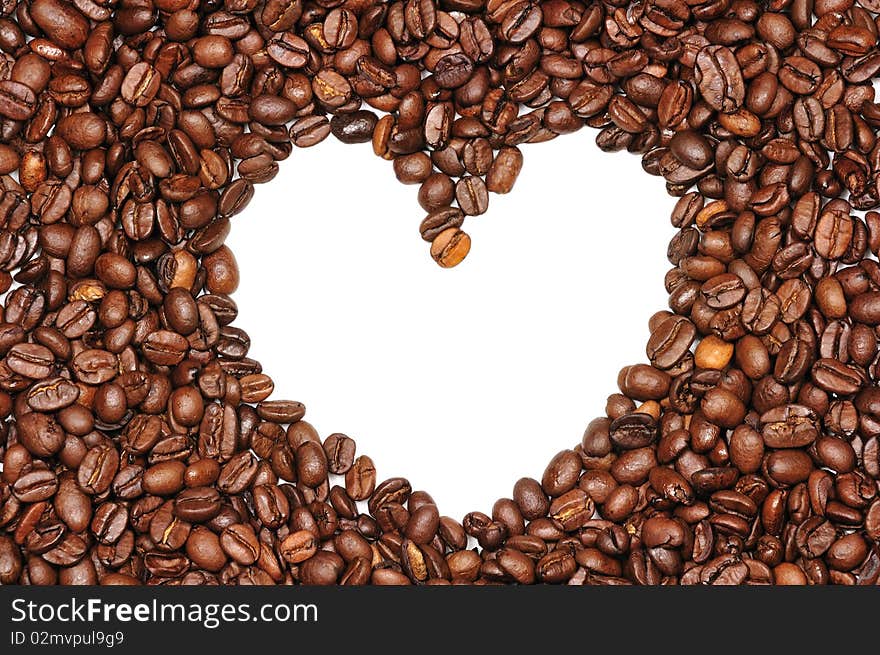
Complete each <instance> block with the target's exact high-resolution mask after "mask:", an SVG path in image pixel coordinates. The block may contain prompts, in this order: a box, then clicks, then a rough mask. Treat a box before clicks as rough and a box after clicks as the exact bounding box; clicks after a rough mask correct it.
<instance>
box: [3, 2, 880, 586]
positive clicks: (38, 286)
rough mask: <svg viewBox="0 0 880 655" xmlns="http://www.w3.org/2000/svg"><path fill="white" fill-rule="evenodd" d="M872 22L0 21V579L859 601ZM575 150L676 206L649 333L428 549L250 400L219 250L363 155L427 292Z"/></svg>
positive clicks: (318, 450)
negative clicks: (419, 245) (319, 157)
mask: <svg viewBox="0 0 880 655" xmlns="http://www.w3.org/2000/svg"><path fill="white" fill-rule="evenodd" d="M878 12H880V2H877V0H857V1H856V2H854V1H853V0H770V1H769V2H765V3H760V4H759V3H757V2H754V1H752V0H688V1H685V0H646V1H641V2H629V1H627V0H612V1H608V2H587V3H585V2H579V1H577V0H545V1H535V0H488V1H486V0H439V2H434V0H406V1H405V2H400V1H397V2H390V3H382V2H377V1H376V0H320V1H314V2H303V1H302V0H266V1H265V2H257V1H256V0H224V1H220V0H209V1H207V2H197V1H194V0H118V1H114V0H73V1H72V2H68V1H67V0H32V1H29V2H21V1H18V2H16V1H15V0H0V16H2V18H0V51H2V55H0V119H2V121H0V135H2V142H0V175H2V187H0V228H2V229H0V269H2V272H0V288H2V291H3V292H4V293H6V298H5V302H4V305H3V311H2V319H3V320H2V323H0V354H2V357H3V358H2V361H0V416H2V417H3V423H2V432H3V439H2V443H3V448H2V454H3V472H2V484H0V503H2V504H0V582H3V583H4V584H14V583H26V584H41V585H42V584H56V583H57V584H82V583H101V584H143V583H147V584H276V583H279V584H289V583H304V584H336V583H339V584H367V583H372V584H410V583H416V584H422V583H424V584H442V583H453V584H458V583H477V584H489V583H518V584H531V583H536V582H541V583H568V584H631V583H637V584H774V583H775V584H807V583H809V584H826V583H831V584H862V585H864V584H869V585H871V584H876V583H877V580H878V576H880V548H878V541H880V495H878V492H880V488H878V480H880V442H878V436H880V390H878V388H877V384H876V381H877V377H878V369H880V364H878V361H880V359H878V346H877V339H878V325H880V266H878V263H877V260H876V255H877V252H878V249H880V213H877V212H875V211H873V210H874V209H875V208H876V207H877V206H878V204H880V200H878V197H880V193H878V184H877V182H878V178H877V173H878V170H880V146H878V143H877V126H878V124H880V109H878V104H877V103H875V93H874V89H873V87H872V85H871V82H872V80H873V78H874V77H875V76H876V74H877V72H878V70H880V50H878V22H880V21H878V17H877V14H878ZM365 107H370V109H366V108H365ZM377 112H378V113H377ZM585 125H586V126H590V127H593V128H598V129H599V130H600V131H599V134H598V136H597V143H598V145H599V147H600V148H601V149H602V150H605V151H615V150H623V149H626V150H629V151H630V152H634V153H639V154H641V155H642V163H643V167H644V169H645V170H646V171H647V172H648V173H650V174H652V175H659V176H661V177H663V178H664V180H665V182H666V185H667V189H668V191H669V192H670V193H671V194H672V195H674V196H678V197H679V201H678V202H677V204H676V206H675V208H674V210H673V212H672V224H673V226H674V227H675V228H677V230H678V231H677V233H676V235H675V236H674V237H673V239H672V241H671V243H670V246H669V249H668V256H669V260H670V262H671V263H672V265H673V266H674V268H673V269H672V270H670V272H669V273H668V274H667V276H666V288H667V290H668V292H669V295H670V298H669V308H670V310H671V311H661V312H658V313H656V314H654V315H653V316H652V317H651V319H650V321H649V327H650V332H651V335H650V339H649V341H648V344H647V348H646V354H647V358H648V360H649V362H650V363H649V364H635V365H632V366H627V367H625V368H624V369H623V370H622V371H621V373H620V376H619V378H618V387H619V389H620V393H615V394H612V395H611V396H609V398H608V403H607V406H606V416H604V417H601V418H598V419H596V420H594V421H593V422H591V423H590V424H589V426H588V427H587V429H586V432H585V434H584V436H583V439H582V441H581V443H580V444H579V445H577V446H576V447H575V448H573V449H570V450H564V451H562V452H560V453H559V454H558V455H556V457H554V458H553V460H552V461H551V462H550V464H549V465H548V466H547V468H546V470H545V471H544V474H543V477H542V479H541V481H540V482H539V481H537V480H535V479H531V478H524V479H521V480H519V481H518V482H517V483H516V484H515V486H514V488H513V493H512V498H504V499H501V500H499V501H498V502H497V503H496V504H495V505H494V507H493V508H492V512H491V515H488V514H484V513H482V512H471V513H470V514H468V515H467V516H465V517H464V520H463V521H462V522H458V521H456V520H454V519H451V518H448V517H441V516H440V513H439V511H438V509H437V507H436V505H435V504H434V502H433V500H432V499H431V497H430V496H429V495H428V494H427V493H425V492H422V491H414V490H413V489H412V488H411V485H410V484H409V482H408V481H407V480H405V479H404V478H399V477H398V478H390V479H387V480H384V481H381V482H380V481H379V478H378V477H377V474H376V470H375V467H374V465H373V462H372V460H371V459H370V458H369V457H367V456H365V455H360V456H357V454H356V451H355V444H354V441H353V440H352V439H350V438H349V437H347V436H345V435H341V434H333V435H330V436H328V437H327V438H326V439H324V440H321V439H320V437H319V435H318V434H317V432H316V431H315V429H314V428H313V427H312V426H311V425H310V424H309V423H307V422H306V421H305V420H303V417H304V414H305V409H304V407H303V406H302V405H301V404H300V403H297V402H292V401H285V400H270V397H271V394H272V390H273V384H272V381H271V378H269V377H268V376H267V375H265V374H264V373H263V372H262V367H261V365H260V364H259V363H258V362H256V361H254V360H253V359H250V358H249V357H248V349H249V346H250V342H249V338H248V336H247V334H246V333H245V332H244V331H243V330H241V329H239V328H237V327H234V326H233V325H232V323H233V322H234V319H235V317H236V307H235V303H234V302H233V301H232V299H231V298H230V294H232V293H233V292H234V291H235V289H236V287H237V284H238V269H237V266H236V263H235V258H234V256H233V254H232V252H231V251H230V250H229V249H228V248H227V247H226V246H225V245H224V241H225V238H226V236H227V235H228V233H229V231H230V228H231V220H232V218H233V217H234V216H235V215H236V214H238V213H239V212H241V211H242V210H243V209H244V207H245V206H246V205H247V203H248V201H249V200H250V198H251V197H252V195H253V192H254V185H255V184H257V183H263V182H267V181H269V180H271V179H272V178H273V177H274V176H275V175H276V173H277V172H278V166H279V164H278V162H279V161H281V160H283V159H285V158H287V157H288V156H289V155H290V154H291V152H292V148H293V146H298V147H308V146H312V145H315V144H317V143H319V142H320V141H322V140H323V139H324V138H326V137H327V136H328V135H329V134H331V133H332V134H333V135H335V137H336V138H338V139H340V140H342V141H343V142H346V143H358V142H367V141H370V142H372V145H373V149H374V151H375V152H376V154H377V155H378V156H380V157H382V158H384V159H387V160H391V161H393V165H394V173H395V175H396V176H397V178H398V179H399V180H400V181H401V182H403V183H406V184H418V185H419V193H418V200H419V203H420V204H421V206H422V208H423V209H424V210H425V211H426V212H428V215H427V217H426V218H425V219H424V220H423V221H422V223H421V226H420V230H421V234H422V236H423V238H424V239H425V240H426V241H429V242H430V243H431V246H430V253H431V256H432V257H433V258H434V259H435V261H437V263H438V264H439V265H440V266H443V267H449V266H455V265H456V264H458V263H459V262H461V261H462V260H463V259H464V257H465V256H466V255H467V254H468V251H469V249H470V238H469V237H468V235H467V234H466V233H465V232H464V231H463V230H462V229H461V227H462V225H463V222H464V219H465V217H466V216H476V215H481V214H484V213H485V212H486V211H487V209H488V202H489V193H490V192H492V193H507V192H510V191H511V189H512V188H513V185H514V182H515V180H516V177H517V175H518V174H519V171H520V168H521V167H522V163H523V158H522V153H521V150H520V147H519V146H521V145H522V144H525V143H539V142H542V141H546V140H549V139H553V138H555V137H556V136H558V135H560V134H566V133H569V132H574V131H576V130H578V129H580V128H581V127H583V126H585ZM866 211H867V213H863V212H866ZM474 542H476V544H478V547H477V548H473V547H471V546H473V543H474Z"/></svg>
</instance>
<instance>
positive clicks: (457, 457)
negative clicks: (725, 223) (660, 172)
mask: <svg viewBox="0 0 880 655" xmlns="http://www.w3.org/2000/svg"><path fill="white" fill-rule="evenodd" d="M594 134H595V132H594V131H593V130H590V129H584V130H582V131H581V132H579V133H577V134H574V135H567V136H562V137H560V138H558V139H556V140H555V141H552V142H549V143H543V144H538V145H534V146H526V147H524V154H525V165H524V167H523V171H522V173H521V175H520V177H519V180H518V182H517V184H516V186H515V187H514V189H513V191H512V192H511V193H510V194H508V195H506V196H498V195H494V194H492V195H490V202H489V211H488V212H487V213H486V214H484V215H483V216H479V217H474V218H469V219H467V220H466V222H465V225H464V229H465V230H466V231H467V232H468V233H469V234H470V235H471V237H472V239H473V245H472V248H471V253H470V255H469V256H468V258H467V259H466V260H465V261H464V263H462V264H461V265H459V266H458V267H457V268H454V269H451V270H443V269H440V268H439V267H438V266H437V265H436V264H435V263H434V262H433V261H432V260H431V259H430V257H429V255H428V244H427V243H425V242H424V241H422V240H421V238H420V236H419V231H418V227H419V223H420V221H421V220H422V218H423V216H424V212H423V211H422V209H421V207H420V206H419V205H418V202H417V200H416V193H417V190H418V187H417V186H404V185H402V184H400V183H399V182H398V181H397V180H396V179H395V177H394V173H393V171H392V167H391V163H390V162H387V161H383V160H381V159H379V158H377V157H376V156H375V155H373V153H372V150H371V147H370V145H369V144H364V145H356V146H351V145H343V144H341V143H339V142H338V141H336V140H335V139H334V138H333V137H332V136H331V137H330V138H328V139H327V140H326V141H325V142H323V143H321V144H319V145H318V146H316V147H314V148H311V149H306V150H299V149H294V152H293V154H292V155H291V157H290V158H289V159H288V160H286V161H284V162H282V163H281V172H280V173H279V175H278V176H277V177H276V178H275V179H274V180H272V181H271V182H269V183H268V184H265V185H261V186H259V187H258V188H257V190H256V194H255V197H254V199H253V201H252V202H251V204H250V205H249V207H248V208H247V209H246V210H245V211H244V212H242V213H241V214H239V215H238V216H237V217H235V218H234V219H233V230H232V235H231V236H230V238H229V241H228V244H229V245H230V247H231V248H232V249H233V251H234V252H235V253H236V255H237V257H238V261H239V265H240V267H241V271H242V275H241V277H242V282H241V286H240V287H239V290H238V292H237V293H236V294H235V295H234V298H235V300H236V302H237V303H238V306H239V309H240V313H239V318H238V320H237V322H236V325H237V326H239V327H241V328H243V329H245V330H247V331H248V333H249V334H250V336H251V339H252V344H253V345H252V347H251V352H250V355H251V356H252V357H255V358H257V359H258V360H260V361H261V362H262V364H263V367H264V371H265V372H266V373H268V374H269V375H271V376H272V378H273V379H274V381H275V388H276V393H275V395H274V396H273V397H274V398H287V399H293V400H299V401H301V402H303V403H305V405H306V408H307V413H306V420H308V421H310V422H311V423H312V424H313V425H315V427H316V428H317V429H318V431H319V432H320V434H321V436H322V438H323V437H326V436H327V435H328V434H330V433H332V432H344V433H346V434H348V435H349V436H351V437H353V438H355V439H356V440H357V443H358V452H359V453H366V454H369V455H370V456H371V457H372V458H373V460H374V462H375V463H376V467H377V470H378V475H379V479H380V480H382V479H385V478H387V477H391V476H393V475H403V476H405V477H407V478H408V479H409V480H410V481H411V482H412V484H413V488H415V489H424V490H427V491H429V492H430V493H431V494H432V495H433V497H434V499H435V500H436V501H437V503H438V505H439V508H440V512H441V514H445V515H449V516H453V517H456V518H458V519H460V518H461V517H462V516H463V515H464V514H465V513H466V512H468V511H471V510H475V509H479V510H481V511H485V512H487V513H489V512H490V511H491V507H492V503H493V502H494V501H495V500H496V499H497V498H499V497H504V496H510V494H511V493H512V488H513V483H514V482H515V481H516V480H517V479H518V478H520V477H522V476H526V475H528V476H532V477H535V478H537V479H540V477H541V474H542V472H543V470H544V467H545V465H546V464H547V462H548V461H549V459H550V458H551V457H552V456H553V455H554V454H555V453H556V452H557V451H559V450H560V449H562V448H566V447H572V446H573V445H575V444H576V443H578V442H579V441H580V438H581V435H582V434H583V430H584V427H585V426H586V424H587V423H588V422H589V421H590V420H591V419H592V418H594V417H596V416H598V415H600V414H602V411H603V408H604V406H605V399H606V398H607V396H608V394H609V393H613V392H616V391H617V387H616V379H617V372H618V371H619V369H620V368H621V367H622V366H624V365H626V364H632V363H636V362H642V361H646V357H645V342H646V340H647V336H648V328H647V320H648V318H649V316H650V315H651V314H652V313H653V312H654V311H657V310H659V309H663V308H665V307H666V302H667V295H666V293H665V291H664V289H663V275H664V274H665V272H666V271H667V270H668V269H669V267H670V265H669V263H668V262H667V260H666V256H665V254H666V246H667V243H668V241H669V239H670V237H671V236H672V234H673V232H674V231H673V228H672V227H671V225H670V224H669V212H670V210H671V208H672V206H673V204H674V199H673V198H670V197H669V196H668V195H666V192H665V189H664V186H663V183H662V180H660V179H658V178H652V177H650V176H649V175H647V174H646V173H644V172H643V171H642V169H641V166H640V162H639V157H638V156H635V155H630V154H628V153H618V154H614V155H609V154H605V153H602V152H600V151H599V150H598V148H597V147H596V145H595V143H594V141H593V139H594Z"/></svg>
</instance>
